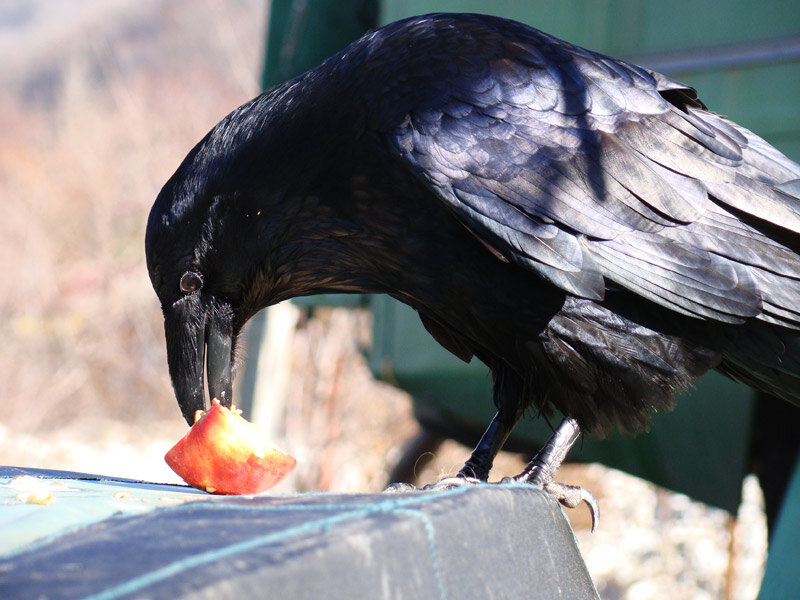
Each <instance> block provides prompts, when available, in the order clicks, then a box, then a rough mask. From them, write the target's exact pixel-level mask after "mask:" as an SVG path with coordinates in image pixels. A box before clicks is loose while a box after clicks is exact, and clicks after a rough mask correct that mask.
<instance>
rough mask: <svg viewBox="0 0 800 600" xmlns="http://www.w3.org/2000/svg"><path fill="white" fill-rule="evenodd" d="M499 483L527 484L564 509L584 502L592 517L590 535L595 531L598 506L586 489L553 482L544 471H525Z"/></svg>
mask: <svg viewBox="0 0 800 600" xmlns="http://www.w3.org/2000/svg"><path fill="white" fill-rule="evenodd" d="M500 483H529V484H532V485H535V486H538V487H540V488H542V489H543V490H544V491H545V492H547V493H548V494H550V495H551V496H552V497H553V498H555V499H556V500H558V503H559V504H561V505H562V506H564V507H566V508H577V507H578V506H580V503H581V502H585V503H586V506H587V507H588V508H589V513H590V514H591V517H592V529H591V531H592V533H594V532H595V530H596V529H597V524H598V523H599V522H600V505H599V504H598V503H597V499H596V498H595V497H594V494H592V493H591V492H590V491H589V490H587V489H586V488H582V487H580V486H577V485H567V484H565V483H559V482H557V481H553V479H552V477H551V476H550V475H549V473H547V472H546V470H544V469H535V470H531V471H526V472H523V473H522V474H521V475H518V476H517V477H504V478H503V479H502V480H501V481H500Z"/></svg>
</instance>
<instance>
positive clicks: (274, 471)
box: [164, 399, 297, 494]
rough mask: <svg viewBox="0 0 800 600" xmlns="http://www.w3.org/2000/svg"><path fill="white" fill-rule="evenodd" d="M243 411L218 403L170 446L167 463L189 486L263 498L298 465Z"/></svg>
mask: <svg viewBox="0 0 800 600" xmlns="http://www.w3.org/2000/svg"><path fill="white" fill-rule="evenodd" d="M238 412H239V411H236V410H230V409H228V408H226V407H224V406H222V404H220V402H219V400H216V399H214V400H213V402H212V403H211V408H210V409H209V410H208V411H206V412H201V411H198V414H197V415H195V423H194V425H192V427H191V429H189V431H188V433H187V434H186V435H185V436H183V437H182V438H181V439H180V440H179V441H178V443H177V444H175V445H174V446H173V447H172V448H170V450H169V452H167V454H166V455H165V456H164V460H165V461H166V463H167V464H168V465H169V466H170V468H171V469H172V470H173V471H175V472H176V473H177V474H178V475H180V477H181V478H182V479H183V480H184V481H185V482H186V483H188V484H189V485H191V486H192V487H196V488H198V489H201V490H205V491H207V492H209V493H211V494H258V493H260V492H263V491H265V490H268V489H270V488H271V487H273V486H275V485H277V484H278V483H279V482H280V481H282V480H283V478H284V477H286V476H287V475H288V474H289V473H291V472H292V470H294V468H295V466H296V465H297V461H296V460H295V459H294V457H292V456H289V455H288V454H286V453H285V452H284V451H283V450H281V449H280V448H278V447H277V446H275V445H273V444H271V443H270V442H269V441H267V438H266V435H265V434H264V432H263V431H262V430H261V429H260V428H259V427H258V425H256V424H255V423H249V422H248V421H246V420H245V419H243V418H242V417H241V416H240V415H239V414H238Z"/></svg>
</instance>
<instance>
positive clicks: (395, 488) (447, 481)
mask: <svg viewBox="0 0 800 600" xmlns="http://www.w3.org/2000/svg"><path fill="white" fill-rule="evenodd" d="M479 483H486V482H485V481H481V480H480V479H478V478H476V477H465V476H463V475H456V476H455V477H445V478H444V479H440V480H439V481H437V482H435V483H429V484H428V485H425V486H422V487H421V488H419V487H417V486H415V485H411V484H410V483H390V484H389V485H388V486H386V489H385V490H383V491H384V492H385V493H389V494H396V493H400V492H441V491H444V490H452V489H454V488H459V487H464V486H466V485H476V484H479Z"/></svg>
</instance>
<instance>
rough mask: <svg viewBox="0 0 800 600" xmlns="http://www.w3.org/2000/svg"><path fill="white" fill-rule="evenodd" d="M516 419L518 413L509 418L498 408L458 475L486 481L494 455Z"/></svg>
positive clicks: (501, 445) (517, 418) (506, 437)
mask: <svg viewBox="0 0 800 600" xmlns="http://www.w3.org/2000/svg"><path fill="white" fill-rule="evenodd" d="M506 412H507V411H506ZM518 420H519V415H514V416H513V417H512V418H509V417H508V416H507V415H506V414H505V412H504V411H503V410H502V409H501V410H498V411H497V414H495V416H494V418H493V419H492V422H491V423H489V427H487V428H486V431H485V432H484V433H483V435H482V436H481V439H480V441H479V442H478V445H477V446H475V449H474V450H473V451H472V455H470V457H469V459H468V460H467V462H466V463H464V466H463V467H461V470H460V471H459V472H458V476H459V477H464V478H470V477H472V478H474V479H477V480H478V481H486V480H487V479H488V478H489V471H491V469H492V463H494V457H495V456H497V453H498V452H499V451H500V448H502V447H503V444H504V443H505V441H506V440H507V439H508V436H509V434H510V433H511V430H512V429H513V428H514V425H516V423H517V421H518Z"/></svg>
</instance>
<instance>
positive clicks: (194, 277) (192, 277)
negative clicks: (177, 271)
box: [181, 271, 203, 294]
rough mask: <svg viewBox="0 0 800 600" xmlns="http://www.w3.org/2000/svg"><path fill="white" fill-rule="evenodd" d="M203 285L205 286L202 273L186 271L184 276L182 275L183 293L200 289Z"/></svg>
mask: <svg viewBox="0 0 800 600" xmlns="http://www.w3.org/2000/svg"><path fill="white" fill-rule="evenodd" d="M201 287H203V278H202V277H201V276H200V273H195V272H194V271H186V273H184V274H183V277H181V291H182V292H183V293H185V294H188V293H189V292H194V291H195V290H199V289H200V288H201Z"/></svg>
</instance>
